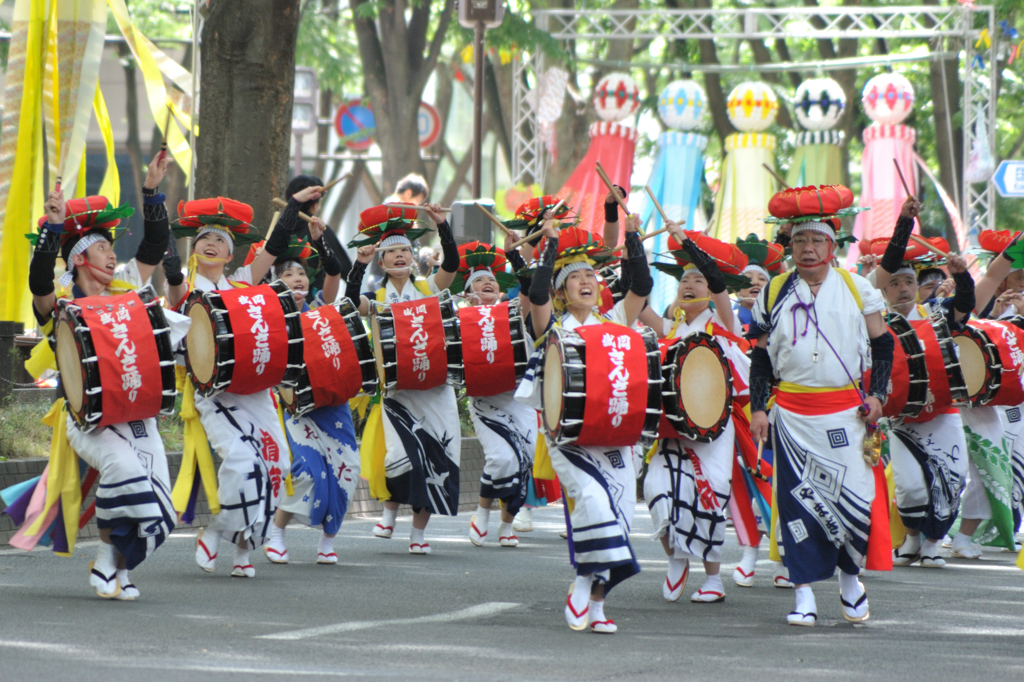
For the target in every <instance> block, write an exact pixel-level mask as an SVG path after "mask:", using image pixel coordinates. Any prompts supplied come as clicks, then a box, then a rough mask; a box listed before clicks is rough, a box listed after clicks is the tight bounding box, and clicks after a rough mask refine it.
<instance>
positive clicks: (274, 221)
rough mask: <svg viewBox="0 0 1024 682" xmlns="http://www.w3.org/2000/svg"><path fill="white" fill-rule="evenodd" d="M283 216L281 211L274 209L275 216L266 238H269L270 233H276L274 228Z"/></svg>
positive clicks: (271, 220)
mask: <svg viewBox="0 0 1024 682" xmlns="http://www.w3.org/2000/svg"><path fill="white" fill-rule="evenodd" d="M280 218H281V212H280V211H274V217H273V218H271V219H270V227H268V228H267V236H266V237H264V239H266V240H269V239H270V235H272V234H274V228H275V227H277V221H278V220H279V219H280Z"/></svg>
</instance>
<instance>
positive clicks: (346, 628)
mask: <svg viewBox="0 0 1024 682" xmlns="http://www.w3.org/2000/svg"><path fill="white" fill-rule="evenodd" d="M517 606H520V604H517V603H515V602H504V601H491V602H486V603H484V604H477V605H476V606H470V607H469V608H465V609H459V610H458V611H451V612H449V613H437V614H434V615H432V616H419V617H418V618H393V619H391V620H357V621H352V622H349V623H337V624H335V625H323V626H321V627H316V628H306V629H304V630H292V631H291V632H278V633H275V634H273V635H259V636H257V637H256V639H284V640H297V639H308V638H309V637H319V636H320V635H331V634H334V633H337V632H354V631H356V630H369V629H370V628H379V627H385V626H389V625H419V624H420V623H452V622H455V621H460V620H471V619H473V618H482V617H483V616H491V615H494V614H497V613H501V612H502V611H508V610H509V609H514V608H516V607H517Z"/></svg>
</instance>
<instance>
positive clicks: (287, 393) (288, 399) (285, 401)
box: [277, 386, 295, 408]
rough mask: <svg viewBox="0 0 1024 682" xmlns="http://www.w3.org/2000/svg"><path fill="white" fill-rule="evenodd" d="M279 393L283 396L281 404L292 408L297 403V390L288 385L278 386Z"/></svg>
mask: <svg viewBox="0 0 1024 682" xmlns="http://www.w3.org/2000/svg"><path fill="white" fill-rule="evenodd" d="M277 395H279V396H280V397H281V404H282V405H284V406H285V408H291V407H292V406H293V405H294V404H295V390H294V389H292V388H289V387H288V386H278V387H277Z"/></svg>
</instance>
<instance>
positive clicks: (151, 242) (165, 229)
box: [135, 190, 171, 265]
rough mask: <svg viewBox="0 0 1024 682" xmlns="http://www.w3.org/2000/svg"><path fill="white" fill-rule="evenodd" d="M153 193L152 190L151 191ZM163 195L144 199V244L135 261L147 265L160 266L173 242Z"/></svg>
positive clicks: (136, 254)
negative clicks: (168, 246) (168, 244)
mask: <svg viewBox="0 0 1024 682" xmlns="http://www.w3.org/2000/svg"><path fill="white" fill-rule="evenodd" d="M151 191H152V190H151ZM163 196H164V195H163V194H155V195H147V196H145V197H144V198H143V205H142V225H143V229H144V230H145V232H144V233H143V235H142V243H141V244H139V248H138V250H137V251H136V252H135V260H137V261H139V262H140V263H145V264H146V265H159V264H160V261H161V260H163V258H164V253H166V252H167V243H168V242H169V241H170V240H171V228H170V224H169V223H168V222H167V208H166V207H165V206H164V202H163Z"/></svg>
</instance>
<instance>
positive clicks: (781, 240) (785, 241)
mask: <svg viewBox="0 0 1024 682" xmlns="http://www.w3.org/2000/svg"><path fill="white" fill-rule="evenodd" d="M791 241H793V240H792V239H791V238H790V236H789V235H788V234H785V233H784V232H782V231H779V232H776V233H775V243H776V244H781V245H782V247H783V248H789V243H790V242H791Z"/></svg>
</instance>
